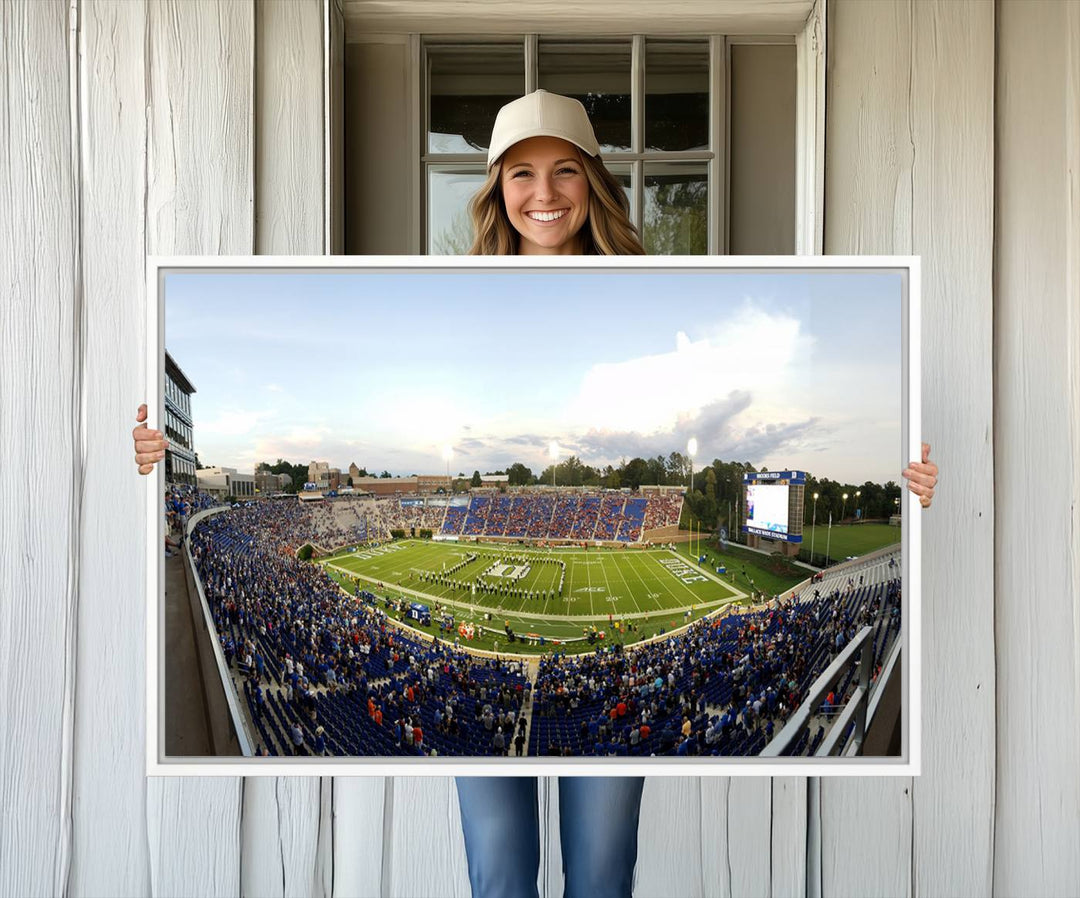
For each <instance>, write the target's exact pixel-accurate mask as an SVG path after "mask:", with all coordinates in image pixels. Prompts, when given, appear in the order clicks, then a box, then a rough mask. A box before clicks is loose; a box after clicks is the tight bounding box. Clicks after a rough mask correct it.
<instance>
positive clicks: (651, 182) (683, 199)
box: [643, 162, 709, 256]
mask: <svg viewBox="0 0 1080 898" xmlns="http://www.w3.org/2000/svg"><path fill="white" fill-rule="evenodd" d="M708 194H709V184H708V173H707V171H706V166H705V165H701V164H697V163H682V162H650V163H647V164H646V165H645V227H644V235H643V236H644V243H645V252H647V253H649V254H651V255H663V256H667V255H695V256H696V255H704V254H705V253H707V252H708V240H709V214H708V208H709V207H708Z"/></svg>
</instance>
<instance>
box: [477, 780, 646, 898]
mask: <svg viewBox="0 0 1080 898" xmlns="http://www.w3.org/2000/svg"><path fill="white" fill-rule="evenodd" d="M644 785H645V779H644V777H600V776H570V777H567V776H562V777H559V831H560V837H561V842H562V858H563V876H564V878H565V888H564V891H563V896H564V898H607V896H610V898H630V894H631V889H632V886H633V882H634V864H635V863H636V861H637V829H638V814H639V812H640V810H641V790H642V787H643V786H644ZM457 791H458V803H459V804H460V806H461V827H462V829H463V830H464V831H465V853H466V854H467V855H468V858H469V884H470V885H471V887H472V894H473V898H538V892H537V888H536V880H537V876H538V874H539V870H540V813H539V807H538V802H537V795H536V777H531V776H518V777H512V776H483V777H458V778H457Z"/></svg>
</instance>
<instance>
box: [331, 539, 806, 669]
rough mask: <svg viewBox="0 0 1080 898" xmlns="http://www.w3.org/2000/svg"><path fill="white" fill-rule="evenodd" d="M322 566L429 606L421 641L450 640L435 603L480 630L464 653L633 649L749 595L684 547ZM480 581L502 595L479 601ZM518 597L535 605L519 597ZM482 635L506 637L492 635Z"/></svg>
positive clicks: (426, 545) (485, 550)
mask: <svg viewBox="0 0 1080 898" xmlns="http://www.w3.org/2000/svg"><path fill="white" fill-rule="evenodd" d="M710 554H711V555H712V556H715V555H716V553H710ZM317 563H318V564H320V565H322V566H323V567H324V568H325V570H326V571H327V573H328V574H329V575H330V576H331V577H333V578H334V579H335V580H336V581H337V582H338V583H339V584H341V585H342V587H343V588H345V589H346V590H347V591H348V592H349V593H350V594H352V593H354V592H355V587H356V584H357V582H359V584H360V586H361V588H364V589H367V590H369V591H371V592H373V593H375V594H376V595H377V596H379V598H380V599H385V598H387V597H389V598H392V599H395V600H402V599H403V600H405V601H406V602H420V603H422V604H425V605H427V606H428V607H429V608H430V609H431V613H432V622H431V625H430V626H427V627H424V626H419V625H416V624H415V622H412V621H406V623H409V624H410V625H412V626H414V627H415V629H418V630H420V631H421V632H426V633H429V634H432V635H440V636H442V638H448V639H449V638H452V637H450V636H448V635H447V634H440V632H439V626H438V617H437V616H436V613H435V604H436V602H437V603H439V604H440V605H442V606H444V607H446V608H447V609H448V610H449V611H450V612H451V613H453V614H454V616H455V620H456V622H457V623H458V624H461V623H463V622H464V623H470V624H472V625H473V626H474V628H475V636H474V638H473V639H471V640H465V639H460V640H459V641H460V643H461V644H462V645H466V646H468V647H469V648H480V649H487V650H489V651H490V650H493V649H496V650H497V651H499V652H501V653H515V654H539V653H543V652H550V651H553V650H560V651H566V652H586V651H594V650H595V649H597V648H600V647H603V646H605V645H609V644H611V643H612V642H613V641H618V642H621V643H623V644H630V643H633V642H637V641H639V640H641V639H645V638H648V637H650V636H655V635H657V634H659V633H662V632H668V631H671V630H673V629H675V628H677V627H682V626H685V625H686V624H688V623H690V622H691V621H693V620H697V619H698V618H701V617H703V616H704V615H706V614H708V613H710V612H714V611H717V610H718V609H720V608H721V607H723V606H724V605H728V604H731V603H733V602H740V603H745V602H746V601H747V600H748V594H749V589H750V587H749V584H748V583H747V582H745V578H742V577H741V576H740V575H739V573H737V572H735V571H731V569H730V568H729V571H731V573H729V574H725V575H722V576H721V575H717V574H716V573H715V571H714V570H712V569H711V568H706V567H704V566H698V565H697V564H696V563H695V562H694V560H693V559H692V558H691V557H690V555H689V550H688V549H686V548H685V547H681V546H680V547H679V550H677V551H674V552H673V551H671V550H668V549H660V548H653V549H645V550H642V549H598V548H590V549H587V550H583V549H578V548H575V549H536V548H532V547H528V546H520V545H519V546H496V545H486V544H483V543H481V544H474V543H447V542H431V541H426V540H425V541H420V540H409V539H407V540H401V541H396V542H390V543H384V544H382V545H380V546H378V547H372V548H359V549H357V550H356V551H355V552H350V551H345V552H339V553H336V554H334V555H331V556H329V557H326V558H323V559H320V560H319V561H318V562H317ZM721 563H722V562H721ZM451 569H453V570H452V571H451ZM444 572H445V573H444ZM432 575H435V577H436V578H438V579H434V580H433V579H432ZM445 578H450V579H451V581H452V582H451V583H447V582H445ZM560 580H561V581H562V591H561V594H560V590H559V586H560ZM739 580H743V581H744V582H742V583H740V582H739ZM475 581H479V582H480V583H484V584H487V585H488V586H489V587H490V588H492V589H494V590H496V591H495V592H488V593H485V592H483V591H482V590H477V591H476V592H475V593H474V591H473V587H472V584H473V582H475ZM795 582H797V580H796V581H795ZM379 584H382V585H381V586H380V585H379ZM511 590H513V591H516V592H518V593H520V592H521V591H526V592H532V593H533V595H532V596H531V597H526V596H521V595H514V594H511V592H510V591H511ZM688 612H689V614H688ZM488 613H490V614H491V619H490V620H487V614H488ZM609 615H610V619H609ZM393 617H395V618H399V617H400V615H399V614H398V613H394V614H393ZM506 621H509V623H510V627H511V629H512V630H513V631H514V633H515V634H516V635H518V636H522V637H525V636H528V635H529V634H537V635H538V636H543V637H544V643H545V644H544V645H543V646H540V645H538V644H537V645H533V644H531V642H529V641H526V642H523V641H521V640H515V641H514V642H513V643H510V642H509V640H508V639H507V637H506V635H505V633H504V632H503V627H504V624H505V622H506ZM620 621H621V622H622V625H623V628H624V629H623V632H622V633H619V632H613V627H612V622H614V623H616V624H618V623H619V622H620ZM481 627H485V628H490V629H492V630H495V631H498V632H496V633H485V632H482V631H481V630H480V628H481ZM590 627H595V628H596V630H597V631H602V632H603V633H604V634H605V637H604V638H602V639H597V640H596V641H595V643H592V644H590V643H589V642H588V641H586V640H584V639H582V636H583V630H585V629H587V628H590ZM631 627H632V628H633V629H630V628H631ZM454 635H457V634H456V633H455V634H454ZM566 640H576V641H570V642H565V641H566ZM496 643H497V648H496Z"/></svg>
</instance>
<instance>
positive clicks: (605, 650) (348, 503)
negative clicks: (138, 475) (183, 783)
mask: <svg viewBox="0 0 1080 898" xmlns="http://www.w3.org/2000/svg"><path fill="white" fill-rule="evenodd" d="M749 470H750V471H752V470H753V469H749ZM805 483H806V480H805V475H803V474H802V473H801V472H773V473H770V474H764V473H760V474H759V473H747V474H746V475H745V477H744V483H743V484H742V487H741V490H740V496H739V499H738V501H737V508H738V514H737V522H736V526H735V527H733V528H732V529H733V530H737V531H738V532H733V533H731V534H728V533H727V530H726V528H717V527H713V528H709V529H705V528H703V527H702V526H701V524H700V523H699V522H698V521H697V520H695V518H694V516H693V515H692V514H690V513H689V509H688V508H687V507H686V501H687V500H686V498H685V495H686V490H684V489H683V488H681V487H677V488H674V489H672V488H667V489H659V488H651V489H650V488H644V487H643V488H641V489H635V490H630V489H615V490H610V489H597V488H589V487H570V488H555V487H551V486H538V485H533V486H525V487H513V488H510V489H506V488H505V487H501V488H479V489H477V488H472V489H466V490H464V491H463V494H460V495H459V494H457V493H455V492H453V490H452V484H449V483H448V484H447V485H448V486H450V487H451V489H449V490H445V491H444V490H440V491H439V493H440V494H438V495H432V494H426V495H423V494H420V493H418V492H414V493H411V494H404V495H403V494H394V495H391V496H386V495H382V496H379V495H372V494H362V493H361V494H352V495H349V494H345V495H341V494H337V493H336V491H328V492H325V493H324V492H318V491H308V492H307V494H306V495H305V494H301V495H299V496H298V495H297V494H295V493H294V494H288V495H280V496H277V497H269V496H267V497H261V498H258V499H256V500H253V501H248V502H243V503H241V502H233V503H232V504H231V505H229V504H219V505H215V504H213V503H212V502H211V501H208V500H207V499H206V497H205V496H201V497H198V498H196V497H194V496H192V495H190V492H191V491H190V490H189V489H186V488H182V487H177V488H174V490H173V492H172V494H171V498H168V499H167V507H169V508H171V509H172V511H170V514H174V513H175V511H176V509H180V510H181V512H182V513H183V516H184V519H185V526H184V532H185V533H186V534H187V540H186V548H185V551H186V552H189V553H190V559H191V563H192V566H193V569H194V572H195V579H196V580H197V583H198V590H199V592H200V593H201V596H202V598H204V600H205V602H206V605H207V607H208V609H209V612H210V614H211V615H212V617H213V621H214V625H215V628H216V630H217V635H218V638H219V642H220V646H219V648H220V656H221V659H222V663H223V669H224V670H226V671H227V677H228V680H229V684H228V688H231V689H233V690H235V698H236V701H235V705H236V706H237V707H238V708H239V710H240V718H241V721H240V728H241V729H243V731H244V733H243V738H241V740H240V742H241V746H242V748H244V753H245V754H246V753H250V754H254V755H271V756H301V757H304V756H345V757H361V756H368V757H371V756H381V757H386V756H429V757H431V756H450V757H454V756H477V755H479V756H506V757H510V758H513V757H536V756H563V757H565V756H570V757H580V756H601V757H603V756H627V757H640V758H648V757H654V756H675V757H679V756H693V757H701V756H705V757H710V756H713V757H724V758H731V757H743V756H759V755H766V756H770V755H798V756H806V755H821V754H841V753H848V754H850V753H853V752H858V753H864V752H865V751H866V750H867V746H866V745H863V744H862V743H863V739H864V735H865V734H866V732H867V731H868V729H869V723H868V722H867V700H868V697H869V695H870V694H871V692H872V691H873V687H874V685H875V684H876V682H877V681H878V680H879V678H881V677H883V676H884V675H886V674H889V673H891V672H892V670H893V669H894V668H897V667H898V661H897V658H898V648H899V645H900V642H901V640H900V638H899V637H900V631H901V600H902V591H901V583H900V546H899V538H900V530H899V527H897V526H890V525H889V524H886V523H870V522H866V523H863V522H861V521H859V522H858V524H854V523H853V524H851V525H848V526H847V527H839V526H838V527H836V528H833V527H832V526H831V520H830V526H829V527H828V528H827V533H826V531H825V530H824V529H822V532H821V533H820V534H819V533H817V532H815V530H814V529H812V525H811V524H810V523H808V522H807V523H806V525H805V530H806V533H805V534H804V532H803V531H804V518H806V516H807V512H808V509H807V508H806V507H805V505H806V503H805V502H804V494H805ZM845 501H846V496H845ZM815 503H816V499H815ZM815 513H816V511H815ZM893 523H894V524H895V523H896V522H893ZM819 526H820V525H819ZM860 527H863V528H872V529H866V530H865V531H864V532H858V534H857V535H852V534H854V533H856V531H860ZM834 529H835V530H836V531H837V532H836V536H835V539H836V543H837V547H836V548H837V549H839V550H840V551H843V550H844V548H845V547H846V546H847V545H848V544H849V543H850V544H851V545H859V546H860V547H861V549H862V551H861V552H860V553H859V555H858V557H850V558H847V560H845V561H838V562H833V563H831V564H829V565H828V566H827V567H825V568H824V569H819V568H817V567H814V566H812V565H810V564H808V563H806V562H805V561H800V560H798V559H797V558H796V557H795V556H796V555H798V553H799V549H800V544H801V543H802V541H803V539H804V536H807V535H808V536H809V537H810V538H811V539H812V540H813V541H814V542H815V543H817V542H818V540H819V539H823V540H826V541H827V544H828V545H829V550H830V551H832V554H833V556H835V555H836V554H837V552H836V550H834V548H833V547H832V541H833V539H834V536H833V532H832V531H833V530H834ZM728 536H731V539H730V540H729V539H727V537H728ZM821 548H822V547H821V546H817V549H819V550H820V549H821ZM817 554H818V552H816V551H815V552H812V553H811V555H810V557H811V558H814V557H816V556H817ZM800 557H801V556H800ZM845 557H846V556H845ZM826 558H828V556H827V555H826ZM830 561H831V559H830ZM878 692H881V690H878ZM878 698H879V699H880V695H879V696H878ZM878 704H880V702H879V703H878ZM870 707H871V708H873V707H874V706H873V704H871V705H870ZM867 742H868V744H869V739H868V738H867ZM895 743H896V739H895V734H894V736H893V737H892V740H891V745H892V747H883V748H881V749H880V753H882V754H886V753H888V754H895V753H896V747H895ZM883 744H884V745H888V743H883Z"/></svg>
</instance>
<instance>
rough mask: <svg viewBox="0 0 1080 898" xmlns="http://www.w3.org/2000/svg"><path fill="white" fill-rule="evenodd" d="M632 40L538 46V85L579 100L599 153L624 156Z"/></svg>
mask: <svg viewBox="0 0 1080 898" xmlns="http://www.w3.org/2000/svg"><path fill="white" fill-rule="evenodd" d="M632 55H633V44H632V42H631V41H630V40H629V39H627V38H624V39H622V40H620V41H615V42H611V43H607V42H600V43H597V42H595V41H594V42H590V43H583V42H580V41H579V42H568V41H555V40H545V41H540V42H539V63H538V69H539V71H538V76H539V77H538V84H539V86H540V87H541V88H543V89H544V90H549V91H551V92H552V93H556V94H564V95H566V96H568V97H574V98H575V99H577V100H580V101H581V104H582V105H583V106H584V107H585V111H586V112H588V113H589V120H590V121H591V122H592V125H593V130H594V131H595V132H596V139H597V141H598V142H599V143H600V152H601V153H613V152H620V151H623V152H628V151H629V150H630V148H631V146H632V143H631V134H630V121H631V119H630V106H631V91H630V80H631V79H630V61H631V57H632Z"/></svg>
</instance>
